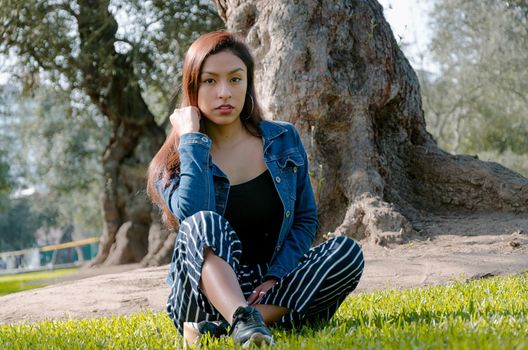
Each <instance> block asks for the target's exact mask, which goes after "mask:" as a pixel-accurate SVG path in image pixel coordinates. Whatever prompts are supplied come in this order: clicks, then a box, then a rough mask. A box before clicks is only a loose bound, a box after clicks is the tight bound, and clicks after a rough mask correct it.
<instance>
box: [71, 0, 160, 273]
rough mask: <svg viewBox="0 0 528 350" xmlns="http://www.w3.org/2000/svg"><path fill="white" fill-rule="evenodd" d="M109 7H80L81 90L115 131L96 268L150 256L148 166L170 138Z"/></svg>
mask: <svg viewBox="0 0 528 350" xmlns="http://www.w3.org/2000/svg"><path fill="white" fill-rule="evenodd" d="M108 5H109V2H108V1H100V2H97V3H93V2H92V1H87V0H80V1H79V16H78V18H77V23H78V28H79V35H80V39H81V41H80V50H81V55H80V57H81V58H82V60H81V61H80V62H79V68H80V70H81V72H82V73H83V82H82V86H83V89H84V91H85V92H86V93H87V95H88V96H89V97H90V99H91V101H92V102H93V103H94V104H95V106H97V107H98V108H99V110H100V111H101V113H102V114H103V115H105V116H106V117H107V118H108V119H109V121H110V123H111V126H112V134H111V138H110V140H109V142H108V145H107V146H106V150H105V152H104V154H103V171H104V180H105V186H104V190H103V195H102V207H103V220H104V229H103V234H102V236H101V243H100V246H99V252H98V254H97V256H96V257H95V259H94V260H93V261H92V265H98V264H102V263H104V264H108V265H116V264H126V263H132V262H139V261H141V260H142V259H143V258H144V256H145V255H147V252H148V249H149V246H148V234H149V228H150V226H151V222H152V219H151V212H152V206H151V205H150V203H149V201H148V199H147V198H146V191H145V190H144V188H145V181H146V171H147V165H148V163H149V161H150V159H152V157H153V155H154V154H155V152H156V151H157V149H159V147H160V146H161V143H162V142H163V139H164V138H165V133H164V131H163V129H162V128H161V127H159V126H158V125H157V124H156V122H155V120H154V116H153V115H152V113H151V112H150V110H149V109H148V107H147V104H146V103H145V101H144V99H143V97H142V95H141V89H140V87H139V85H138V82H137V78H136V76H135V74H134V70H133V66H132V62H131V59H130V57H128V55H127V54H120V53H117V52H116V51H115V48H114V44H115V41H116V40H117V39H116V37H115V34H116V32H117V27H118V26H117V22H116V20H115V19H114V17H113V15H112V14H111V13H110V12H109V10H108Z"/></svg>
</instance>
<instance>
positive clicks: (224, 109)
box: [216, 105, 235, 114]
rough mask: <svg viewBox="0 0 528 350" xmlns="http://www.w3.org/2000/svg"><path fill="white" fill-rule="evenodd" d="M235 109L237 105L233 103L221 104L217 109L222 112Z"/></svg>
mask: <svg viewBox="0 0 528 350" xmlns="http://www.w3.org/2000/svg"><path fill="white" fill-rule="evenodd" d="M234 109H235V107H233V106H231V105H221V106H219V107H216V110H217V111H218V112H220V114H230V113H231V112H232V111H233V110H234Z"/></svg>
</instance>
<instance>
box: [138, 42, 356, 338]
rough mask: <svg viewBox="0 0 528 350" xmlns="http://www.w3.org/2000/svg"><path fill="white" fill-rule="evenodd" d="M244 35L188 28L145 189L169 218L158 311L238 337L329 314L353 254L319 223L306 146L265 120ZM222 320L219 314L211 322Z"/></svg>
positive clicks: (291, 131)
mask: <svg viewBox="0 0 528 350" xmlns="http://www.w3.org/2000/svg"><path fill="white" fill-rule="evenodd" d="M253 72H254V63H253V59H252V57H251V54H250V52H249V50H248V48H247V46H246V45H245V44H244V43H243V42H242V41H241V40H240V39H239V38H237V37H236V36H234V35H233V34H231V33H228V32H213V33H209V34H205V35H203V36H201V37H200V38H198V39H197V40H196V41H195V42H194V43H193V44H192V45H191V46H190V48H189V50H188V52H187V54H186V57H185V61H184V65H183V82H182V87H183V88H182V90H183V100H182V104H181V108H179V109H176V110H175V111H174V113H173V114H172V115H171V117H170V121H171V123H172V131H171V133H170V134H169V136H168V137H167V140H166V141H165V143H164V144H163V146H162V147H161V149H160V151H159V152H158V153H157V154H156V156H155V157H154V159H153V160H152V162H151V164H150V167H149V176H148V191H149V194H150V196H151V198H152V200H153V202H154V203H155V204H157V205H158V206H159V207H160V208H161V209H162V210H163V215H164V220H165V222H166V223H167V224H168V225H169V226H170V227H176V226H177V224H178V223H179V232H178V236H177V238H176V243H175V247H174V254H173V257H172V263H171V267H170V271H169V276H168V278H167V280H168V283H169V284H170V286H171V292H170V295H169V299H168V303H167V312H168V314H169V316H170V317H171V318H172V320H173V321H174V324H175V326H176V328H177V329H178V331H179V332H180V333H183V330H184V323H186V322H194V323H198V325H199V327H198V329H199V331H200V332H209V333H210V334H211V335H213V336H218V335H221V334H225V333H226V332H227V328H229V332H230V334H231V336H232V337H233V339H234V341H235V342H236V343H240V344H243V345H248V344H250V343H252V342H253V343H257V344H260V343H271V342H272V336H271V332H270V330H269V329H268V328H267V326H269V325H280V326H292V325H296V326H298V325H302V324H305V323H308V322H314V321H321V320H323V321H324V320H328V319H330V317H332V315H333V314H334V313H335V311H336V310H337V308H338V307H339V305H340V304H341V303H342V302H343V300H344V299H345V298H346V296H347V295H348V294H349V293H350V292H351V291H352V290H354V289H355V287H356V286H357V284H358V282H359V279H360V277H361V273H362V271H363V265H364V263H363V254H362V251H361V248H360V247H359V245H358V244H357V243H356V242H355V241H353V240H352V239H349V238H346V237H338V238H334V239H331V240H328V241H326V242H324V243H323V244H321V245H319V246H317V247H314V248H311V249H310V247H311V245H312V243H313V241H314V237H315V233H316V230H317V227H318V221H317V209H316V205H315V199H314V195H313V191H312V188H311V185H310V177H309V174H308V160H307V157H306V152H305V151H304V148H303V145H302V143H301V140H300V138H299V135H298V133H297V131H296V130H295V128H294V127H293V125H291V124H289V123H286V122H278V121H268V120H263V119H262V117H261V110H260V108H259V104H258V102H257V98H256V96H255V89H254V81H253V78H254V77H253ZM214 321H223V322H214Z"/></svg>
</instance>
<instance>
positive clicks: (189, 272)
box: [167, 212, 364, 333]
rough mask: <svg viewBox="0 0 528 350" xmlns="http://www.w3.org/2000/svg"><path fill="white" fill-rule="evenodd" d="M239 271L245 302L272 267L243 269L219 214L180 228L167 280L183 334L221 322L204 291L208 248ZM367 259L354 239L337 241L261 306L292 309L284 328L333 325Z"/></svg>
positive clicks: (200, 216) (306, 260)
mask: <svg viewBox="0 0 528 350" xmlns="http://www.w3.org/2000/svg"><path fill="white" fill-rule="evenodd" d="M206 246H207V247H210V248H211V249H212V250H213V251H214V253H215V254H216V255H217V256H219V257H221V258H222V259H224V260H225V261H226V262H227V263H228V264H229V265H230V266H231V267H232V268H233V270H234V271H235V274H236V275H237V278H238V280H239V282H240V286H241V288H242V292H243V293H244V296H245V297H246V298H247V297H249V295H250V293H251V292H252V291H253V289H254V288H255V287H257V286H258V285H259V284H260V283H261V282H262V278H263V277H264V275H265V274H266V272H267V269H268V265H267V264H260V265H241V264H240V263H239V262H240V256H241V252H242V250H241V244H240V241H239V240H238V237H237V236H236V233H235V232H234V231H233V229H232V228H231V226H230V225H229V223H228V222H227V221H226V220H225V219H224V218H223V217H222V216H220V215H218V214H216V213H214V212H199V213H196V214H194V215H193V216H191V217H189V218H187V219H185V220H184V221H183V222H182V223H181V225H180V232H179V233H178V236H177V238H176V244H175V248H174V254H173V258H172V263H171V270H170V272H169V278H168V280H170V281H171V292H170V295H169V299H168V302H167V312H168V314H169V316H170V317H171V319H172V320H173V322H174V324H175V326H176V328H177V329H178V331H179V332H180V333H183V322H188V321H192V322H199V321H202V320H210V321H212V320H221V319H223V318H222V316H221V315H220V313H219V312H218V311H217V310H216V309H215V308H214V307H213V305H211V304H210V302H209V301H208V300H207V298H206V297H205V296H204V295H203V293H202V292H201V291H200V289H199V281H200V275H201V266H202V263H203V251H204V247H206ZM363 266H364V261H363V253H362V251H361V248H360V247H359V245H358V244H357V243H356V242H355V241H353V240H352V239H350V238H346V237H337V238H334V239H331V240H328V241H326V242H324V243H322V244H321V245H319V246H317V247H314V248H312V249H310V251H309V252H308V253H307V254H305V255H304V256H303V258H302V259H301V261H300V263H299V265H298V266H297V267H296V268H295V269H294V270H293V271H292V272H290V273H289V274H288V275H286V276H284V277H283V278H282V279H281V280H280V281H279V282H278V283H277V284H276V285H275V286H274V287H273V288H272V289H270V290H269V291H268V293H267V294H266V295H265V296H264V298H263V299H262V300H261V301H260V303H261V304H273V305H279V306H283V307H285V308H288V310H289V312H288V313H287V314H286V315H284V316H283V318H282V319H281V321H280V322H279V324H280V325H282V326H286V327H288V326H291V325H302V324H304V323H306V322H312V321H321V320H323V321H324V320H328V319H330V318H331V317H332V315H333V314H334V313H335V311H336V310H337V308H338V307H339V305H340V304H341V303H342V302H343V300H344V299H345V298H346V296H347V295H348V294H349V293H350V292H351V291H352V290H354V289H355V287H356V286H357V284H358V282H359V279H360V277H361V274H362V272H363Z"/></svg>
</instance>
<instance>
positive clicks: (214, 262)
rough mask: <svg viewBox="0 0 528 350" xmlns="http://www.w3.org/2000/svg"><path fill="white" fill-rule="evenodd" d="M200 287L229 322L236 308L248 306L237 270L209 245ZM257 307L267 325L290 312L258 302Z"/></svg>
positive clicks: (205, 254)
mask: <svg viewBox="0 0 528 350" xmlns="http://www.w3.org/2000/svg"><path fill="white" fill-rule="evenodd" d="M200 288H201V289H202V291H203V293H204V294H205V296H206V297H207V299H208V300H209V301H210V302H211V304H213V306H214V307H215V308H216V309H217V310H218V311H219V312H220V313H221V314H222V316H224V318H225V319H226V320H227V322H229V323H232V317H233V313H234V312H235V310H236V309H238V308H239V307H240V306H243V307H246V306H247V301H246V299H245V298H244V294H243V293H242V290H241V289H240V285H239V283H238V279H237V277H236V275H235V272H234V271H233V269H232V268H231V266H229V264H228V263H227V262H225V260H224V259H222V258H220V257H218V256H216V255H215V254H214V253H213V251H212V249H211V248H209V247H206V248H205V250H204V262H203V265H202V278H201V280H200ZM255 308H256V309H257V310H258V311H259V312H260V314H261V315H262V318H263V319H264V322H266V324H267V325H271V324H273V323H274V322H277V321H278V320H280V318H281V317H282V316H283V315H285V314H286V313H287V312H288V309H287V308H284V307H281V306H277V305H262V304H258V305H255Z"/></svg>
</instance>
